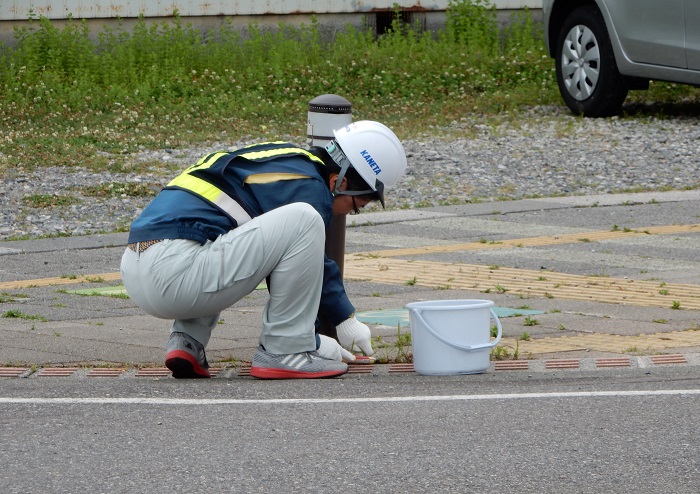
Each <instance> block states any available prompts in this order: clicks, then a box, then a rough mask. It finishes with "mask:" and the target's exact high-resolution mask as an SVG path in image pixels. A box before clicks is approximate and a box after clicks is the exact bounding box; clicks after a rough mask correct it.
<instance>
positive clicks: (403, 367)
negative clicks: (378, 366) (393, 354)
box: [389, 364, 415, 374]
mask: <svg viewBox="0 0 700 494" xmlns="http://www.w3.org/2000/svg"><path fill="white" fill-rule="evenodd" d="M402 372H415V369H414V368H413V364H391V366H390V367H389V374H398V373H402Z"/></svg>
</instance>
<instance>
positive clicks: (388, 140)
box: [326, 120, 407, 206]
mask: <svg viewBox="0 0 700 494" xmlns="http://www.w3.org/2000/svg"><path fill="white" fill-rule="evenodd" d="M333 134H334V135H335V140H333V141H331V142H330V143H328V145H327V146H326V151H328V154H330V156H331V158H333V161H335V162H336V163H337V164H338V166H340V168H341V172H340V174H339V178H338V180H336V189H335V190H334V191H333V193H334V194H346V195H364V194H367V193H369V192H376V193H377V196H378V197H379V200H380V201H381V203H382V206H384V189H390V188H391V187H393V186H394V185H396V183H397V182H398V181H399V179H400V178H401V177H402V176H403V175H404V173H406V165H407V162H406V152H405V151H404V149H403V146H402V145H401V142H400V141H399V139H398V137H396V134H394V133H393V132H392V131H391V130H390V129H389V128H388V127H387V126H386V125H383V124H380V123H379V122H373V121H371V120H360V121H357V122H353V123H351V124H349V125H346V126H345V127H342V128H340V129H336V130H334V131H333ZM349 167H352V168H354V169H355V170H357V173H359V174H360V176H361V177H362V179H363V180H364V181H365V182H367V185H369V186H370V188H371V189H372V190H371V191H369V190H368V191H343V192H341V191H339V190H338V187H339V186H340V182H341V181H342V180H343V177H344V176H345V173H346V172H347V171H348V168H349Z"/></svg>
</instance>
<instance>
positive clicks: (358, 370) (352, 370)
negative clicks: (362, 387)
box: [348, 364, 374, 374]
mask: <svg viewBox="0 0 700 494" xmlns="http://www.w3.org/2000/svg"><path fill="white" fill-rule="evenodd" d="M372 372H374V364H348V374H371V373H372Z"/></svg>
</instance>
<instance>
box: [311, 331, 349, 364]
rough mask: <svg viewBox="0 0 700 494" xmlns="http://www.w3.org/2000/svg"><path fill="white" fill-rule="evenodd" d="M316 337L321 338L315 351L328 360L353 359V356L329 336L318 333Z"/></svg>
mask: <svg viewBox="0 0 700 494" xmlns="http://www.w3.org/2000/svg"><path fill="white" fill-rule="evenodd" d="M318 337H319V339H320V340H321V346H319V347H318V349H317V350H316V353H318V354H319V355H320V356H321V357H323V358H326V359H328V360H335V361H336V362H343V361H345V362H354V361H355V356H354V355H353V354H352V353H350V352H348V351H347V350H346V349H345V348H343V347H342V346H340V344H339V343H338V342H337V341H335V340H334V339H333V338H331V337H330V336H326V335H323V334H320V335H318Z"/></svg>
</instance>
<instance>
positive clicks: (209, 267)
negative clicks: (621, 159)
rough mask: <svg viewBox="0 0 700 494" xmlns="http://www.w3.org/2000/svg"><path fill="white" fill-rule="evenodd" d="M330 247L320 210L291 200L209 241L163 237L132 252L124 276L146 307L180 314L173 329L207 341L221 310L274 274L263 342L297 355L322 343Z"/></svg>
mask: <svg viewBox="0 0 700 494" xmlns="http://www.w3.org/2000/svg"><path fill="white" fill-rule="evenodd" d="M324 244H325V227H324V224H323V220H322V219H321V216H320V215H319V214H318V212H317V211H316V210H315V209H313V208H312V207H311V206H309V205H308V204H306V203H293V204H289V205H287V206H283V207H280V208H278V209H275V210H273V211H270V212H268V213H265V214H263V215H261V216H258V217H256V218H253V219H252V220H251V221H249V222H247V223H245V224H244V225H242V226H240V227H238V228H236V229H235V230H232V231H230V232H229V233H227V234H225V235H222V236H220V237H219V238H217V239H216V240H215V241H213V242H207V243H206V244H204V245H200V244H199V243H198V242H194V241H191V240H164V241H163V242H160V243H157V244H155V245H153V246H151V247H149V248H148V250H147V251H146V252H143V253H137V252H134V251H132V250H131V249H126V252H124V255H123V256H122V262H121V276H122V281H123V283H124V286H125V288H126V291H127V293H128V294H129V297H131V299H132V300H133V301H134V302H135V303H136V304H137V305H138V306H139V307H140V308H141V309H143V310H144V311H145V312H147V313H148V314H150V315H153V316H155V317H159V318H162V319H174V322H173V325H172V327H171V332H175V331H179V332H183V333H186V334H188V335H190V336H191V337H192V338H194V339H196V340H197V341H199V342H200V343H202V345H204V346H206V345H207V343H208V342H209V338H210V337H211V333H212V331H213V329H214V328H215V327H216V325H217V323H218V320H219V314H220V312H221V311H222V310H224V309H226V308H227V307H230V306H232V305H233V304H235V303H236V302H237V301H239V300H240V299H242V298H243V297H245V296H246V295H248V294H249V293H251V292H252V291H253V290H255V288H256V287H257V286H258V285H259V284H260V283H261V282H262V281H263V280H264V279H265V278H266V277H267V276H268V275H269V276H270V299H269V300H268V302H267V304H266V306H265V310H264V313H263V321H262V332H261V335H260V343H261V344H262V345H263V346H264V347H265V349H266V350H267V351H269V352H271V353H278V354H288V353H299V352H304V351H311V350H314V349H315V348H316V338H315V335H314V322H315V320H316V315H317V312H318V306H319V302H320V297H321V288H322V284H323V252H324Z"/></svg>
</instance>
